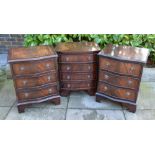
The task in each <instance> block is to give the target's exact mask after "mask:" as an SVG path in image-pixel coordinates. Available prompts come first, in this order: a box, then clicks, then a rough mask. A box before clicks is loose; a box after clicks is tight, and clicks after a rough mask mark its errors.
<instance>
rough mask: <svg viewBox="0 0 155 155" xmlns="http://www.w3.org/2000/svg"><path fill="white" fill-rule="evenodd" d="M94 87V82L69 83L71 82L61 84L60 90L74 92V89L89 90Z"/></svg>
mask: <svg viewBox="0 0 155 155" xmlns="http://www.w3.org/2000/svg"><path fill="white" fill-rule="evenodd" d="M95 86H96V83H95V82H94V81H89V82H86V81H81V82H75V83H71V82H62V83H61V88H64V89H69V90H76V89H79V90H80V89H81V90H82V89H90V88H94V87H95Z"/></svg>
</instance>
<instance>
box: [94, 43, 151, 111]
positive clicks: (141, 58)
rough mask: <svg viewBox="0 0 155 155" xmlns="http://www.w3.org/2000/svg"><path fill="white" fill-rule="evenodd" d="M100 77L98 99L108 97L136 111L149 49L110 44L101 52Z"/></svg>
mask: <svg viewBox="0 0 155 155" xmlns="http://www.w3.org/2000/svg"><path fill="white" fill-rule="evenodd" d="M98 55H99V79H98V86H97V93H96V101H98V102H99V101H100V100H101V99H102V98H108V99H110V100H113V101H117V102H121V103H123V105H125V106H127V107H128V109H129V111H131V112H135V111H136V101H137V96H138V91H139V85H140V81H141V76H142V71H143V65H144V64H145V63H146V61H147V58H148V55H149V50H148V49H145V48H134V47H130V46H112V45H108V46H107V47H106V48H105V49H104V50H103V51H101V52H100V53H99V54H98Z"/></svg>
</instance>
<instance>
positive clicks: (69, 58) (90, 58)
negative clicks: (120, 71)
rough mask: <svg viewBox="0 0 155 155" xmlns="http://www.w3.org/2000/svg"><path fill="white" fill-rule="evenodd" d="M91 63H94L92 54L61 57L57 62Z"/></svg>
mask: <svg viewBox="0 0 155 155" xmlns="http://www.w3.org/2000/svg"><path fill="white" fill-rule="evenodd" d="M89 61H90V62H92V61H96V59H95V55H93V54H76V55H61V56H60V60H59V62H68V63H69V62H89Z"/></svg>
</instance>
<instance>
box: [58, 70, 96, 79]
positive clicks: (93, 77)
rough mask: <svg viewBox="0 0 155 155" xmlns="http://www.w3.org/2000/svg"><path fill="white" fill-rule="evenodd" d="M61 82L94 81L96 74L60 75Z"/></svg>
mask: <svg viewBox="0 0 155 155" xmlns="http://www.w3.org/2000/svg"><path fill="white" fill-rule="evenodd" d="M60 78H61V80H64V81H66V80H67V81H70V80H86V81H87V80H93V79H94V80H95V79H96V74H95V73H94V74H93V72H92V73H74V74H73V73H63V72H62V73H61V74H60Z"/></svg>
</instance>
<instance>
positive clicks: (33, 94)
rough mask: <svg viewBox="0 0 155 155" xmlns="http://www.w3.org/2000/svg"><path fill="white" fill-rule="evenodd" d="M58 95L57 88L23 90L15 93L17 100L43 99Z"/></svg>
mask: <svg viewBox="0 0 155 155" xmlns="http://www.w3.org/2000/svg"><path fill="white" fill-rule="evenodd" d="M57 94H58V88H57V86H50V87H48V88H41V89H36V90H31V91H28V90H25V91H19V92H18V93H17V96H18V100H22V101H24V100H26V101H27V100H33V99H37V98H43V97H47V96H53V95H57Z"/></svg>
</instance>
